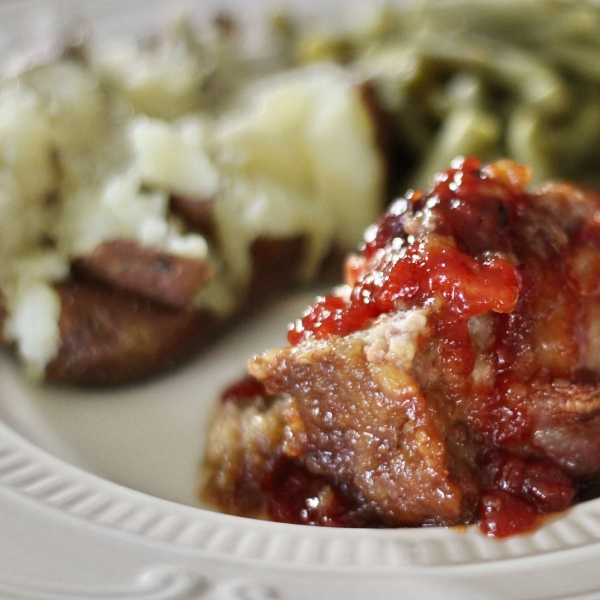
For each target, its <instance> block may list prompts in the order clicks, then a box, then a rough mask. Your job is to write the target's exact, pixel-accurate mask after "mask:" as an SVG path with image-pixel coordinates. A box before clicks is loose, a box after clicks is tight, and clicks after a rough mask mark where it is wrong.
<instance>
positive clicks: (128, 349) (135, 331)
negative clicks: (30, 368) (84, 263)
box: [46, 281, 221, 386]
mask: <svg viewBox="0 0 600 600" xmlns="http://www.w3.org/2000/svg"><path fill="white" fill-rule="evenodd" d="M56 290H57V292H58V294H59V296H60V299H61V304H62V309H61V314H60V317H59V330H60V344H59V349H58V353H57V355H56V357H55V358H54V359H53V360H52V361H51V362H50V363H49V364H48V365H47V367H46V380H47V381H49V382H54V383H67V384H70V385H80V386H109V385H118V384H124V383H130V382H134V381H138V380H141V379H145V378H149V377H151V376H153V375H156V374H158V373H160V372H162V371H164V370H165V369H168V368H170V367H172V366H174V365H175V364H177V363H178V362H180V361H181V360H183V359H184V358H186V357H187V356H189V355H190V354H191V353H193V352H194V351H195V350H197V349H199V348H200V347H201V346H203V345H204V344H206V343H207V342H209V341H210V340H211V339H213V338H214V336H215V335H216V333H217V332H218V331H219V330H220V328H221V322H220V320H219V319H218V318H217V317H216V316H215V315H214V314H213V313H210V312H208V311H207V310H204V309H195V310H185V311H184V310H172V309H169V308H166V307H162V306H159V305H158V304H156V303H152V302H150V301H148V300H144V299H142V298H136V297H135V296H132V295H128V294H124V293H122V292H119V291H115V290H112V289H110V288H108V287H105V286H101V285H97V284H90V283H82V282H75V281H67V282H64V283H60V284H57V285H56Z"/></svg>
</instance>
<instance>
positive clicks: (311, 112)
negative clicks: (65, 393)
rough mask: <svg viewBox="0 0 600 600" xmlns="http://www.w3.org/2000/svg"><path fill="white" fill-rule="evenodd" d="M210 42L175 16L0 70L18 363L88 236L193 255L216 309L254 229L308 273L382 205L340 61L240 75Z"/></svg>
mask: <svg viewBox="0 0 600 600" xmlns="http://www.w3.org/2000/svg"><path fill="white" fill-rule="evenodd" d="M210 42H211V43H207V42H206V41H200V40H199V39H198V36H197V35H196V34H194V33H192V32H191V30H190V29H189V28H187V27H185V26H183V25H182V24H181V23H179V24H178V25H177V26H176V27H174V28H172V29H171V30H169V31H168V33H167V35H165V37H164V39H156V40H152V42H151V43H146V44H134V43H131V42H126V43H123V42H121V41H118V42H114V43H112V44H108V45H106V46H104V47H102V48H101V49H99V48H94V47H83V48H78V49H77V50H76V51H71V52H65V54H64V56H62V57H61V58H59V59H56V60H52V61H48V62H41V63H40V64H37V65H35V66H33V67H31V68H28V69H27V70H25V71H23V72H21V73H20V74H18V75H17V76H14V77H11V78H7V79H5V80H3V81H2V82H1V84H0V290H1V292H2V294H3V296H4V299H5V302H4V304H5V307H6V313H7V314H6V319H5V324H4V331H3V333H4V337H5V339H6V341H7V342H9V343H14V344H15V345H16V348H17V351H18V353H19V355H20V356H21V357H22V359H23V360H24V361H25V363H26V364H27V367H28V371H29V372H30V373H31V374H33V375H34V376H43V374H44V369H45V366H46V365H47V364H48V362H49V361H50V360H52V359H53V357H55V356H56V354H57V351H58V348H59V346H60V331H59V326H58V319H59V316H60V314H61V300H60V298H59V295H58V294H57V291H56V290H55V288H54V284H56V283H57V282H60V281H64V280H66V279H67V278H68V277H69V274H70V266H71V264H72V262H73V261H74V260H76V259H79V258H80V257H85V256H89V255H90V254H91V253H92V252H94V250H95V249H96V248H98V246H100V245H101V244H103V243H106V242H111V241H113V240H132V241H135V242H136V243H138V244H140V245H141V246H145V247H150V248H154V249H157V250H160V251H165V252H167V253H171V254H175V255H180V256H186V257H193V258H199V259H203V260H205V261H208V262H209V263H211V264H212V265H213V268H212V272H213V275H212V277H213V278H212V281H211V282H210V283H209V284H208V285H207V286H205V288H204V289H203V291H201V292H200V294H199V296H198V298H197V302H196V304H197V305H198V306H207V307H209V308H210V309H211V310H214V311H216V312H219V313H220V314H227V313H228V312H231V311H233V310H235V309H236V306H237V305H238V304H239V298H240V297H241V296H243V295H244V290H245V289H246V287H247V286H248V284H249V282H250V279H251V276H252V268H253V265H252V257H251V251H250V249H251V246H252V244H253V242H254V241H255V240H257V239H258V238H261V237H265V236H266V237H269V238H288V237H293V236H302V237H303V238H304V239H305V240H306V252H305V254H306V256H305V257H304V259H303V260H304V262H303V266H302V269H301V270H302V273H303V275H304V276H305V277H309V276H310V275H311V274H313V273H315V272H316V270H317V269H318V267H319V265H320V263H321V262H322V260H323V259H324V258H325V257H326V256H327V255H328V254H329V253H330V252H331V250H332V248H333V246H334V245H335V246H336V247H337V248H340V249H342V250H345V249H350V248H352V247H353V246H354V245H355V243H356V242H357V240H359V239H360V235H361V232H362V230H363V228H364V226H365V225H366V224H368V223H369V222H370V221H372V220H373V219H374V217H375V215H376V214H377V212H378V211H379V209H380V207H381V206H382V198H383V187H384V168H383V160H382V158H381V156H380V152H379V149H378V145H377V140H376V131H375V124H374V119H373V117H372V114H371V111H370V109H369V107H368V105H367V103H366V102H365V101H364V98H363V92H362V88H361V84H360V82H358V81H357V80H356V78H355V76H354V75H351V74H350V72H349V71H346V70H344V69H342V68H341V67H338V66H334V65H333V64H325V65H319V66H314V67H308V68H303V69H297V70H291V71H288V72H286V73H285V74H272V75H267V76H263V77H261V79H260V81H259V82H257V81H256V77H255V78H254V81H252V83H251V84H249V85H246V86H243V87H242V86H240V85H239V82H241V81H246V80H250V79H252V77H251V76H250V73H249V70H248V69H245V68H244V66H243V61H242V60H241V58H240V56H236V55H235V53H234V52H233V48H232V46H231V44H228V43H227V42H226V41H225V40H224V38H223V37H222V36H221V37H218V38H214V39H212V40H210ZM236 69H237V71H238V73H239V77H237V78H233V77H232V73H233V72H234V71H235V70H236ZM234 80H235V81H237V82H238V83H237V85H234V84H233V83H232V82H233V81H234ZM236 88H240V89H236ZM175 197H178V198H184V199H185V200H186V201H190V202H198V203H205V202H210V203H211V205H212V206H213V207H214V210H213V213H214V214H213V218H214V221H215V226H216V230H217V232H218V235H217V238H218V239H217V240H215V239H207V238H206V237H205V236H204V235H202V234H201V233H199V232H194V231H192V230H191V229H189V228H188V227H187V224H186V222H185V219H182V217H181V215H178V214H176V213H175V212H174V211H173V210H172V207H171V200H172V199H173V198H175Z"/></svg>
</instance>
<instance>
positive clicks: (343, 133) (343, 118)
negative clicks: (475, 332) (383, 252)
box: [215, 64, 384, 284]
mask: <svg viewBox="0 0 600 600" xmlns="http://www.w3.org/2000/svg"><path fill="white" fill-rule="evenodd" d="M215 149H216V150H215V152H216V156H217V161H218V164H219V165H220V167H221V168H222V170H223V173H224V181H225V185H224V189H223V191H222V193H221V194H220V195H219V197H218V201H217V203H216V217H217V221H218V225H219V229H220V230H221V231H222V232H223V236H222V237H223V253H224V258H225V260H226V262H227V265H228V267H229V268H230V269H231V271H232V275H233V278H234V280H235V281H236V282H238V284H239V283H243V282H245V281H247V278H248V276H249V274H250V273H251V267H250V262H249V261H250V257H249V254H248V252H247V248H248V247H249V246H250V244H251V243H252V241H253V240H255V239H256V238H258V237H259V236H260V235H265V234H266V235H270V236H274V237H278V236H293V235H297V234H304V235H306V237H307V238H308V240H309V244H310V247H309V252H308V255H307V257H306V261H305V265H304V269H303V271H304V276H305V278H308V277H310V276H311V275H312V274H314V272H315V270H316V269H317V268H318V265H319V264H320V262H321V261H322V259H323V258H324V256H326V255H327V253H328V252H329V251H330V250H331V249H332V247H333V245H334V244H336V245H337V247H338V248H341V249H344V250H348V249H351V248H353V247H354V246H355V244H356V243H357V240H360V238H361V235H362V231H363V229H364V227H365V226H366V224H368V223H369V222H370V221H371V220H372V219H374V218H375V217H376V215H377V213H378V211H379V209H380V206H381V198H382V195H383V186H384V168H383V161H382V160H381V157H380V155H379V151H378V148H377V142H376V131H375V126H374V123H373V118H372V115H371V113H370V111H369V107H368V106H367V105H366V103H365V101H364V97H363V95H362V91H361V87H360V84H359V83H357V82H356V80H355V79H354V78H353V76H352V75H351V74H350V73H348V72H347V71H344V70H343V69H341V68H339V67H336V66H334V65H329V64H325V65H318V66H314V67H309V68H306V69H301V70H297V71H292V72H289V73H285V74H281V75H276V76H273V77H272V78H269V79H267V80H265V81H263V82H261V83H260V84H258V85H257V86H256V87H255V88H254V89H252V90H250V92H249V94H248V102H247V104H246V106H245V107H244V108H242V109H240V110H239V111H238V112H237V113H234V114H232V115H231V116H227V117H224V118H223V119H222V120H221V121H220V122H219V123H218V124H217V126H216V133H215Z"/></svg>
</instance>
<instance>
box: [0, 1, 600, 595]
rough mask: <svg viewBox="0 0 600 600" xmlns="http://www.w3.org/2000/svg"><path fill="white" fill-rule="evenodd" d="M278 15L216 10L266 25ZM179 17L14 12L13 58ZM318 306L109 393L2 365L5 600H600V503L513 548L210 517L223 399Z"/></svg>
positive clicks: (86, 6) (6, 29)
mask: <svg viewBox="0 0 600 600" xmlns="http://www.w3.org/2000/svg"><path fill="white" fill-rule="evenodd" d="M278 4H280V3H275V2H273V3H268V2H263V3H260V5H257V4H256V3H251V2H246V3H245V4H244V3H243V2H235V1H233V0H229V2H225V0H215V1H214V2H207V3H205V4H203V10H205V11H206V13H207V14H208V13H211V12H214V11H215V10H216V7H221V6H229V7H230V8H232V9H234V10H236V11H238V12H242V13H243V14H244V15H246V17H247V18H248V19H249V20H252V19H255V20H260V15H261V14H262V13H261V10H262V11H264V10H268V9H269V7H272V6H275V5H278ZM337 4H338V8H339V6H340V5H343V3H341V2H338V3H337ZM335 5H336V3H335V2H333V1H332V2H328V3H326V8H327V11H329V12H328V14H334V13H335ZM299 8H301V9H302V10H305V11H307V12H311V11H315V10H320V11H325V7H323V6H321V7H319V6H318V5H317V4H314V5H311V4H306V3H304V4H302V5H301V6H300V7H299ZM195 10H196V11H198V10H199V7H198V6H196V7H195ZM164 12H165V6H164V5H163V4H161V3H159V2H132V1H129V2H127V3H120V2H119V3H118V2H111V3H102V4H98V3H92V2H85V1H84V0H73V1H72V2H61V3H52V2H34V1H31V2H18V3H13V4H11V3H8V4H4V5H0V50H2V49H3V48H8V47H11V48H14V47H21V48H24V47H26V46H29V45H31V43H35V42H36V41H42V40H47V39H48V36H50V35H53V34H54V33H55V32H56V31H57V30H58V29H60V27H61V26H62V25H64V24H65V23H66V22H69V21H70V20H72V19H73V18H76V17H80V16H83V17H85V18H86V19H87V18H91V20H92V21H93V23H94V28H95V30H96V31H98V32H101V33H106V34H110V33H114V32H119V31H120V32H123V31H132V32H133V33H136V32H137V33H139V32H140V31H144V30H146V31H147V30H148V29H149V28H150V27H151V26H152V24H153V23H157V22H160V18H161V16H162V15H163V14H164ZM346 14H347V11H346ZM311 296H312V294H301V295H298V296H296V297H293V298H290V299H288V300H285V301H282V302H281V303H279V304H278V305H277V306H275V307H274V308H273V309H271V310H270V311H268V313H267V314H263V315H258V316H256V317H255V318H254V319H252V320H250V321H249V322H248V323H246V324H245V325H243V326H242V327H240V328H238V329H236V330H235V331H233V332H231V333H230V335H228V336H227V337H226V338H225V339H223V340H222V341H221V342H220V343H219V344H217V345H216V346H215V347H214V348H212V349H210V350H209V351H208V352H205V353H204V354H203V355H201V356H199V357H198V358H197V359H195V360H193V361H192V362H190V363H188V364H187V365H185V366H184V367H183V368H181V369H179V370H177V371H176V372H173V373H171V374H169V375H167V376H165V377H161V378H159V379H156V380H154V381H150V382H147V383H144V384H142V385H137V386H131V387H128V388H123V389H119V390H113V391H110V392H109V391H79V390H72V389H67V388H59V387H55V388H50V387H38V386H35V385H32V384H29V383H28V382H26V381H25V380H24V379H23V378H22V376H21V373H20V371H19V369H18V367H17V365H16V364H15V362H14V360H13V359H12V358H11V357H10V356H9V355H7V354H2V355H0V419H1V421H2V422H1V423H0V598H2V599H4V598H9V599H17V598H18V599H38V598H39V599H54V600H56V599H61V598H76V599H82V600H83V599H87V598H96V599H99V598H102V599H109V598H152V599H156V600H157V599H167V598H169V599H171V598H181V599H190V600H191V599H195V598H198V599H213V600H225V599H247V600H251V599H267V598H282V599H284V598H285V599H298V600H299V599H302V600H304V599H306V598H331V599H335V598H344V599H345V600H359V599H360V600H364V599H371V598H374V599H375V598H387V597H390V598H391V597H394V598H395V597H398V598H403V599H405V600H411V599H420V598H428V599H438V598H439V599H443V600H452V599H454V598H460V599H461V600H480V599H484V598H515V599H522V600H534V599H536V600H542V599H555V600H559V599H566V598H577V599H579V600H593V599H600V569H598V568H597V566H596V565H597V564H598V561H599V560H600V501H594V502H589V503H586V504H583V505H580V506H578V507H575V508H574V509H573V510H571V511H570V512H569V513H568V514H567V515H565V516H563V517H561V518H558V519H555V520H553V521H551V522H549V523H547V524H546V525H545V526H544V527H543V528H541V529H540V530H539V531H537V532H536V533H535V534H534V535H530V536H517V537H514V538H511V539H509V540H506V541H497V540H493V539H488V538H485V537H484V536H483V535H481V534H480V533H479V531H478V530H476V529H475V528H470V529H468V530H466V531H453V530H446V529H433V528H432V529H415V530H333V529H318V528H309V527H300V526H293V525H282V524H275V523H266V522H261V521H253V520H248V519H240V518H234V517H229V516H225V515H220V514H216V513H213V512H210V511H207V510H204V509H202V508H200V507H199V506H198V505H197V501H196V471H197V466H198V463H199V460H200V457H201V453H202V447H203V443H204V424H205V422H206V418H207V415H209V414H210V411H211V407H212V406H213V404H214V402H215V399H216V397H217V396H218V393H219V391H221V390H222V389H223V387H224V386H225V385H226V384H228V383H230V382H231V381H232V380H233V379H235V377H237V376H238V375H239V374H241V373H242V371H243V367H244V362H245V360H246V358H247V357H248V356H249V355H250V354H251V353H253V352H255V351H259V350H261V349H263V348H265V347H267V346H270V345H274V344H279V343H281V342H282V341H283V339H284V334H285V326H286V323H287V322H288V321H289V320H290V319H291V318H292V317H295V316H297V315H298V314H299V312H300V311H301V310H302V308H303V307H304V306H305V305H306V304H307V302H308V300H309V299H310V297H311Z"/></svg>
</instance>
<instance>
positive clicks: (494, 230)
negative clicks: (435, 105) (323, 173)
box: [288, 159, 521, 345]
mask: <svg viewBox="0 0 600 600" xmlns="http://www.w3.org/2000/svg"><path fill="white" fill-rule="evenodd" d="M482 181H485V175H483V174H482V172H481V170H480V163H479V162H478V161H476V160H474V159H468V160H465V161H464V162H462V163H461V164H460V166H458V167H457V168H454V169H451V170H450V171H448V173H446V174H445V176H444V177H441V178H440V179H439V180H438V183H437V185H436V186H435V188H434V189H433V191H432V192H431V193H430V194H429V195H427V196H424V195H422V194H413V195H411V196H409V198H407V199H406V200H402V201H400V202H398V203H396V204H395V205H394V206H392V208H391V209H390V210H389V211H388V212H387V213H386V214H385V215H384V216H383V217H382V218H381V220H380V221H379V224H378V225H377V229H376V231H375V232H370V238H371V239H370V240H369V241H367V243H366V244H365V248H364V250H363V256H362V260H360V259H356V258H354V259H353V260H352V261H351V263H350V265H349V268H348V271H347V274H348V279H349V281H348V283H350V284H352V285H353V289H352V293H351V296H350V299H349V301H348V302H346V301H345V300H343V299H341V298H339V297H337V296H326V297H325V298H321V299H320V300H318V301H317V302H316V304H314V305H313V306H312V307H311V308H310V309H309V311H308V312H307V313H306V314H305V315H304V317H303V318H302V320H301V321H299V322H297V323H296V324H295V325H294V326H293V327H292V328H291V329H290V331H289V333H288V340H289V342H290V343H291V344H292V345H297V344H299V343H301V342H302V341H304V340H306V339H309V338H311V337H312V338H314V339H323V338H325V337H327V336H329V335H332V334H333V335H347V334H349V333H352V332H354V331H357V330H359V329H362V328H364V327H365V326H367V325H368V324H369V323H370V322H371V321H372V320H373V319H374V318H376V317H378V316H379V315H381V314H383V313H387V312H390V311H393V310H396V309H397V308H399V307H401V306H402V305H403V304H407V303H408V304H410V305H424V304H426V303H427V302H428V301H433V300H434V299H435V298H437V297H441V298H442V299H443V300H444V303H445V307H444V310H445V312H446V313H447V318H448V319H449V320H453V318H456V317H459V318H460V319H461V320H465V319H468V318H469V317H471V316H475V315H479V314H483V313H485V312H487V311H488V310H493V311H496V312H511V311H512V310H513V309H514V308H515V305H516V303H517V299H518V297H519V292H520V289H521V277H520V274H519V272H518V270H517V269H516V268H515V267H513V266H512V265H511V264H510V262H508V260H506V259H505V258H501V257H499V256H498V255H497V253H500V252H506V250H508V248H509V244H508V240H507V238H506V237H505V233H506V231H507V224H508V221H509V219H510V218H511V211H512V212H517V211H518V205H519V200H520V198H519V197H510V193H509V192H508V191H506V190H503V191H505V194H504V195H505V196H507V202H502V201H501V200H500V199H499V198H498V194H497V187H498V184H497V183H494V184H493V187H494V190H493V191H494V192H495V195H494V196H489V197H488V196H486V195H485V191H486V190H485V189H483V190H482V185H481V184H482ZM409 210H410V211H411V212H412V213H413V214H415V213H416V214H418V213H421V214H422V215H425V217H424V220H427V218H431V219H432V220H435V221H436V223H435V234H432V235H429V236H428V237H427V238H426V239H425V240H421V239H418V238H417V239H415V236H413V235H409V234H407V233H406V225H407V214H408V211H409ZM457 241H458V247H457V245H456V242H457ZM494 252H495V253H496V255H494V254H493V253H494ZM361 266H362V268H361Z"/></svg>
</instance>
